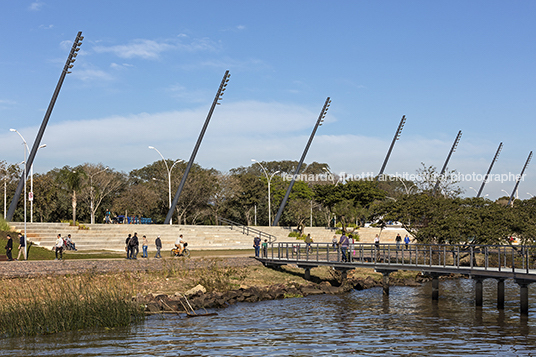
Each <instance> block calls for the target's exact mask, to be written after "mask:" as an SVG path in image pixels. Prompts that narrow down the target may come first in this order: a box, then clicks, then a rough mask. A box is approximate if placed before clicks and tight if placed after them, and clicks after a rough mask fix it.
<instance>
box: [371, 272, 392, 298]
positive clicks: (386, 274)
mask: <svg viewBox="0 0 536 357" xmlns="http://www.w3.org/2000/svg"><path fill="white" fill-rule="evenodd" d="M393 271H396V270H376V272H377V273H381V274H382V275H383V279H382V287H383V295H384V296H389V274H391V273H392V272H393Z"/></svg>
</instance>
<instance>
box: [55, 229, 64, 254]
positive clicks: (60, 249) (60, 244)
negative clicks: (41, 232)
mask: <svg viewBox="0 0 536 357" xmlns="http://www.w3.org/2000/svg"><path fill="white" fill-rule="evenodd" d="M54 248H55V250H56V259H55V260H58V253H59V255H60V260H63V238H62V237H61V234H58V239H56V244H55V245H54Z"/></svg>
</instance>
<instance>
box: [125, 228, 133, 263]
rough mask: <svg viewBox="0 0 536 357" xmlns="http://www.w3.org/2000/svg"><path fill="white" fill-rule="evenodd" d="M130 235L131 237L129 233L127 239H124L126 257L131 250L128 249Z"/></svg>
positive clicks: (128, 256) (128, 257)
mask: <svg viewBox="0 0 536 357" xmlns="http://www.w3.org/2000/svg"><path fill="white" fill-rule="evenodd" d="M130 237H132V234H129V235H128V237H127V239H125V250H126V251H127V259H130V252H131V251H132V250H131V249H130V244H129V243H130Z"/></svg>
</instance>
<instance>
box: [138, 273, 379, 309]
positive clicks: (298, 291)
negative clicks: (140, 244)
mask: <svg viewBox="0 0 536 357" xmlns="http://www.w3.org/2000/svg"><path fill="white" fill-rule="evenodd" d="M376 286H381V285H380V284H379V283H378V282H376V281H374V279H372V278H371V277H367V278H364V279H355V278H353V279H348V280H347V281H346V282H345V283H344V284H343V285H341V286H332V285H331V284H330V283H329V282H328V281H323V282H321V283H319V284H315V283H309V284H298V283H290V284H276V285H269V286H262V287H258V286H251V287H240V288H239V289H236V290H229V291H225V292H212V293H207V292H205V289H204V288H203V287H202V286H197V287H196V288H195V289H193V290H192V291H189V294H188V293H187V294H185V295H183V294H179V293H176V294H175V295H165V294H161V295H156V294H149V295H146V296H138V297H136V299H137V300H138V301H139V303H141V304H144V305H145V311H146V312H147V313H162V312H180V313H185V312H186V310H189V307H190V306H189V305H188V303H189V304H190V305H191V307H192V308H193V309H194V310H198V309H202V308H205V309H208V308H223V307H227V306H229V305H232V304H234V303H237V302H257V301H264V300H276V299H284V298H292V297H304V296H308V295H321V294H343V293H347V292H349V291H351V290H352V289H355V290H363V289H369V288H372V287H376ZM184 296H186V297H187V300H188V301H186V300H185V298H184Z"/></svg>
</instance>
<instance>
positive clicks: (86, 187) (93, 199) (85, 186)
mask: <svg viewBox="0 0 536 357" xmlns="http://www.w3.org/2000/svg"><path fill="white" fill-rule="evenodd" d="M81 167H82V169H83V171H84V172H85V173H86V177H85V178H84V179H83V182H82V190H81V198H82V199H83V200H84V201H85V202H86V203H87V205H88V206H89V207H90V217H91V223H92V224H93V223H95V214H96V212H97V211H98V209H99V207H100V205H101V203H102V202H103V200H104V199H105V198H106V197H107V196H108V195H110V194H112V193H114V192H117V190H118V189H119V188H121V187H122V186H123V185H125V183H126V177H125V174H123V173H120V172H116V171H113V170H110V169H108V168H105V167H104V165H102V164H98V165H95V164H89V163H85V164H84V165H82V166H81Z"/></svg>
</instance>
